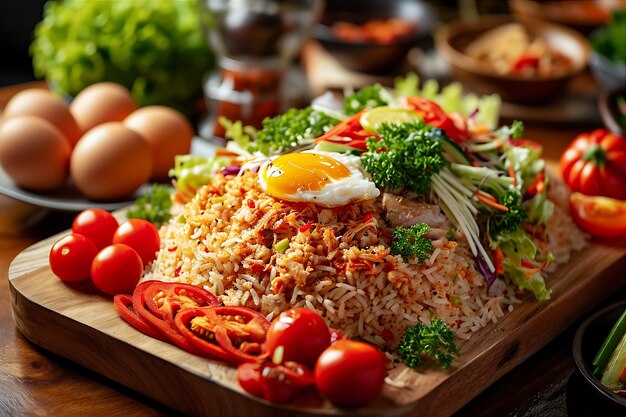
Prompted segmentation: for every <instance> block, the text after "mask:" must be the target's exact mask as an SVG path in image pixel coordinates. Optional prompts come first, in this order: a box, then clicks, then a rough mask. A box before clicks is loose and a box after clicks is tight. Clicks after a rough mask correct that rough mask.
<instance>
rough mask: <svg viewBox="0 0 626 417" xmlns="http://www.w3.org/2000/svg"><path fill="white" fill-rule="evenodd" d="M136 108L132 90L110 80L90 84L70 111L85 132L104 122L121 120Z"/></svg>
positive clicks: (71, 106)
mask: <svg viewBox="0 0 626 417" xmlns="http://www.w3.org/2000/svg"><path fill="white" fill-rule="evenodd" d="M136 109H137V104H136V103H135V101H134V100H133V98H132V96H131V95H130V91H128V89H127V88H126V87H124V86H123V85H120V84H116V83H109V82H102V83H96V84H92V85H90V86H89V87H87V88H85V89H84V90H82V91H81V92H80V93H78V95H77V96H76V98H74V100H73V101H72V103H71V104H70V112H71V113H72V116H74V118H75V119H76V122H77V123H78V126H80V128H81V129H82V130H83V132H87V131H88V130H90V129H92V128H94V127H96V126H97V125H99V124H102V123H106V122H121V121H122V120H124V118H126V116H128V115H129V114H131V113H132V112H133V111H135V110H136Z"/></svg>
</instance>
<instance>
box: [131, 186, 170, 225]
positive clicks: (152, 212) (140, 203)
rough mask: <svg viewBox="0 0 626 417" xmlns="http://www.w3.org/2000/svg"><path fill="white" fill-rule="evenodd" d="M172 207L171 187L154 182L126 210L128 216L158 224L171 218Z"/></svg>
mask: <svg viewBox="0 0 626 417" xmlns="http://www.w3.org/2000/svg"><path fill="white" fill-rule="evenodd" d="M171 207H172V194H171V192H170V187H169V186H167V185H164V184H152V187H151V188H150V189H149V190H148V191H147V192H146V193H144V194H143V195H142V196H141V197H139V198H138V199H137V200H135V202H134V203H133V204H132V205H131V207H130V209H129V210H128V211H127V212H126V217H127V218H129V219H133V218H136V219H144V220H148V221H149V222H151V223H154V224H155V225H157V226H158V225H161V224H163V223H165V222H166V221H168V220H169V219H170V217H171V214H170V209H171Z"/></svg>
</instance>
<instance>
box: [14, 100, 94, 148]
mask: <svg viewBox="0 0 626 417" xmlns="http://www.w3.org/2000/svg"><path fill="white" fill-rule="evenodd" d="M16 116H37V117H40V118H42V119H44V120H47V121H48V122H50V123H52V124H53V125H54V126H56V128H57V129H59V130H60V131H61V132H62V133H63V135H64V136H65V138H66V139H67V140H68V141H69V142H70V145H72V147H73V146H74V144H76V142H77V141H78V139H79V138H80V137H81V136H82V134H83V132H84V131H83V130H81V129H80V127H79V126H78V124H77V123H76V120H75V119H74V117H73V116H72V114H71V113H70V111H69V109H68V106H67V104H66V103H65V102H64V101H63V100H62V99H61V98H60V97H58V96H57V95H55V94H53V93H51V92H50V91H48V90H44V89H40V88H29V89H26V90H23V91H20V92H19V93H17V94H16V95H14V96H13V97H12V98H11V100H9V102H8V103H7V105H6V106H5V108H4V111H3V118H4V119H5V120H8V119H11V118H13V117H16Z"/></svg>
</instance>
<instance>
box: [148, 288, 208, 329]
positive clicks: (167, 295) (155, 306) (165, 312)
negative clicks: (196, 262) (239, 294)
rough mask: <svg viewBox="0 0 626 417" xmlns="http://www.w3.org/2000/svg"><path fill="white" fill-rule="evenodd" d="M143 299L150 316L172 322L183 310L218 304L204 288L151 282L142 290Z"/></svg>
mask: <svg viewBox="0 0 626 417" xmlns="http://www.w3.org/2000/svg"><path fill="white" fill-rule="evenodd" d="M143 298H144V301H145V303H146V307H147V308H148V310H150V312H151V313H152V314H154V315H155V316H157V317H160V318H161V319H163V320H169V321H172V322H173V320H174V317H175V316H176V313H178V311H179V310H181V309H183V308H193V307H207V306H217V305H219V304H220V301H219V300H218V299H217V297H216V296H214V295H213V294H211V292H209V291H207V290H205V289H204V288H200V287H197V286H195V285H191V284H184V283H177V282H159V281H156V282H153V283H152V285H148V286H147V287H146V288H145V289H144V290H143Z"/></svg>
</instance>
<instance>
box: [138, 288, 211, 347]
mask: <svg viewBox="0 0 626 417" xmlns="http://www.w3.org/2000/svg"><path fill="white" fill-rule="evenodd" d="M153 284H159V285H160V284H163V282H161V281H144V282H142V283H141V284H139V285H138V286H137V288H135V291H134V292H133V296H132V300H133V308H134V309H135V312H136V313H137V315H138V316H139V317H141V318H142V319H144V320H146V321H147V322H148V323H150V324H151V325H152V326H153V327H155V328H156V329H157V330H158V331H159V332H161V333H162V334H163V336H164V337H165V338H167V339H168V340H169V341H170V342H172V343H173V344H175V345H176V346H178V347H179V348H181V349H183V350H186V351H187V352H189V353H192V354H194V355H198V356H202V357H208V358H213V357H212V356H210V355H208V354H207V353H206V352H205V351H203V350H201V349H198V348H197V347H196V346H195V345H194V344H193V343H191V342H190V341H189V340H188V339H187V338H185V337H184V336H183V335H182V334H181V333H180V332H179V331H178V330H177V329H176V326H174V324H173V323H172V321H171V320H166V319H164V318H163V316H162V315H160V314H158V313H157V314H154V313H152V311H150V310H149V309H148V307H147V304H146V300H145V297H144V293H145V291H146V289H147V288H148V287H149V286H151V285H153ZM165 284H167V283H165Z"/></svg>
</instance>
